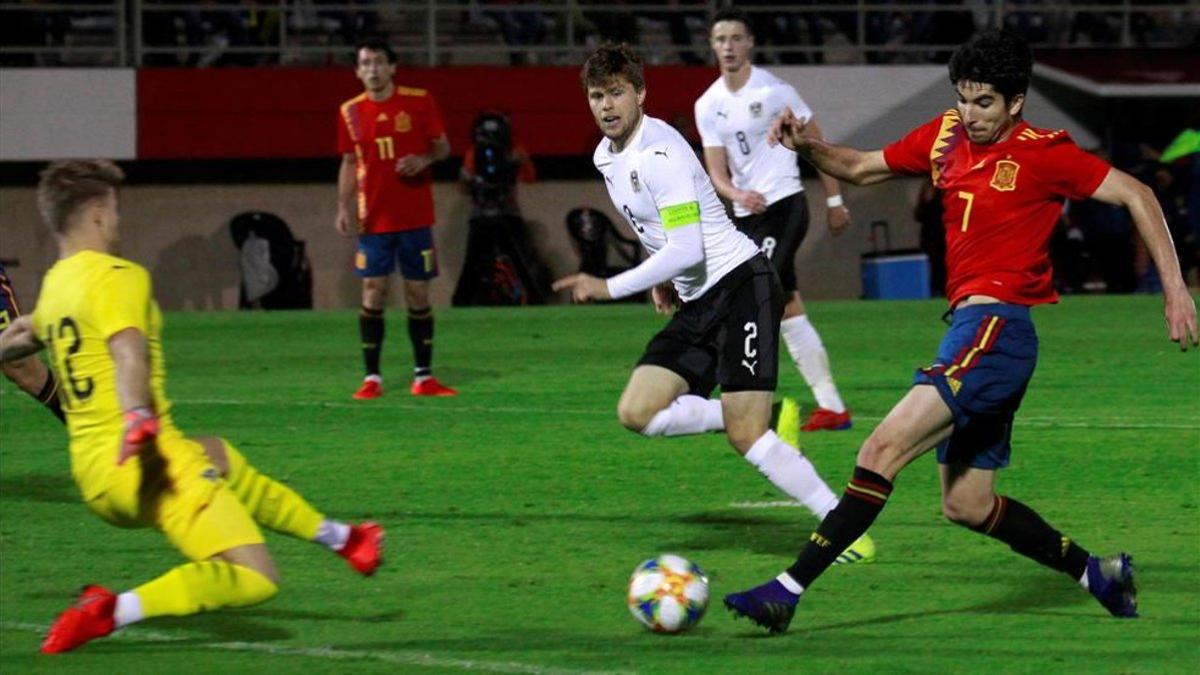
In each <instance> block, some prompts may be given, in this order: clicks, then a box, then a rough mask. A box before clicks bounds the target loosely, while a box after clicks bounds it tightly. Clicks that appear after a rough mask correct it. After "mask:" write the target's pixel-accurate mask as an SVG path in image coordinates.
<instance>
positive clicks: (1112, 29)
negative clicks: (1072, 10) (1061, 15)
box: [1068, 0, 1123, 45]
mask: <svg viewBox="0 0 1200 675" xmlns="http://www.w3.org/2000/svg"><path fill="white" fill-rule="evenodd" d="M1122 2H1123V0H1071V4H1072V5H1120V4H1121V3H1122ZM1120 40H1121V15H1120V14H1119V13H1116V12H1091V11H1080V12H1077V13H1076V14H1075V20H1074V21H1072V22H1071V33H1070V36H1069V37H1068V42H1070V43H1071V44H1091V45H1115V44H1117V43H1118V42H1120Z"/></svg>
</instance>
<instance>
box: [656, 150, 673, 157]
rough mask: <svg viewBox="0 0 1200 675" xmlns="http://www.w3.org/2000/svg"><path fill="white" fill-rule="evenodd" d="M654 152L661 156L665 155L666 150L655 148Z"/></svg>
mask: <svg viewBox="0 0 1200 675" xmlns="http://www.w3.org/2000/svg"><path fill="white" fill-rule="evenodd" d="M654 154H656V155H662V156H663V157H667V151H666V150H655V151H654ZM667 159H671V158H670V157H667Z"/></svg>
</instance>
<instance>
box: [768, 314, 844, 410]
mask: <svg viewBox="0 0 1200 675" xmlns="http://www.w3.org/2000/svg"><path fill="white" fill-rule="evenodd" d="M779 331H780V332H781V333H782V334H783V341H784V342H785V343H787V348H788V353H789V354H791V355H792V360H793V361H795V362H796V368H797V369H799V370H800V374H801V375H803V376H804V381H805V382H807V383H808V386H809V387H810V388H811V389H812V393H813V397H814V398H816V399H817V405H819V406H821V407H822V408H825V409H827V410H832V411H833V412H836V413H840V412H846V405H845V404H844V403H842V397H841V395H840V394H838V390H837V385H835V384H834V383H833V373H831V372H830V371H829V354H828V353H826V352H825V343H823V342H821V336H820V335H818V334H817V329H816V328H813V325H812V324H811V323H810V322H809V320H808V315H807V314H801V315H800V316H793V317H792V318H790V319H788V320H786V321H784V322H783V323H781V324H779Z"/></svg>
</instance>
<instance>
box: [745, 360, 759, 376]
mask: <svg viewBox="0 0 1200 675" xmlns="http://www.w3.org/2000/svg"><path fill="white" fill-rule="evenodd" d="M742 365H743V366H746V370H748V371H750V374H751V375H758V373H756V372H754V369H755V368H757V367H758V360H757V359H755V360H754V361H747V360H746V359H742Z"/></svg>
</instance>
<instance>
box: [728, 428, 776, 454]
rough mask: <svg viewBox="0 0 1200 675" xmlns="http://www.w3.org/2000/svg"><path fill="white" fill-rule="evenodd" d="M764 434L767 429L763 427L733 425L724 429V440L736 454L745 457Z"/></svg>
mask: <svg viewBox="0 0 1200 675" xmlns="http://www.w3.org/2000/svg"><path fill="white" fill-rule="evenodd" d="M765 433H767V427H764V426H760V425H751V424H737V423H734V424H730V425H728V426H727V428H726V429H725V440H727V441H729V444H730V445H731V446H733V449H734V450H737V451H738V454H740V455H745V454H746V453H747V452H750V448H752V447H754V444H755V443H757V442H758V439H760V438H762V437H763V434H765Z"/></svg>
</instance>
